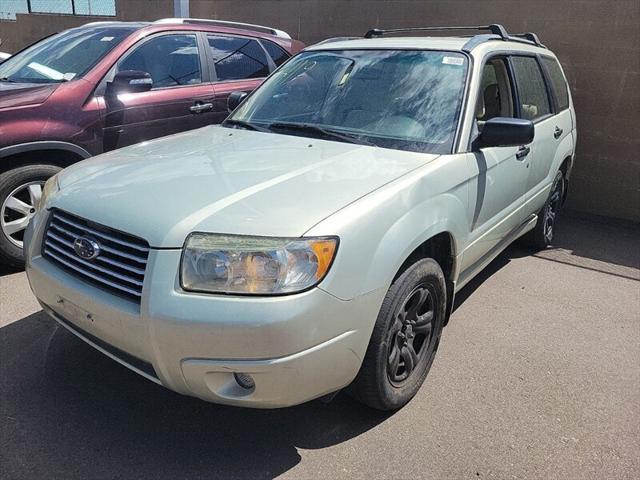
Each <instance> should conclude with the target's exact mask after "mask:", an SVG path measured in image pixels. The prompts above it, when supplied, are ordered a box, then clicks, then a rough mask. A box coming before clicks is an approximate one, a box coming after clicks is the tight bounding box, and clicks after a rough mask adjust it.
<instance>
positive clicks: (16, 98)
mask: <svg viewBox="0 0 640 480" xmlns="http://www.w3.org/2000/svg"><path fill="white" fill-rule="evenodd" d="M59 86H60V83H47V84H42V83H11V82H0V110H2V109H4V108H13V107H22V106H24V105H39V104H41V103H43V102H44V101H45V100H46V99H47V98H49V96H50V95H51V94H52V93H53V92H55V90H56V89H57V88H58V87H59Z"/></svg>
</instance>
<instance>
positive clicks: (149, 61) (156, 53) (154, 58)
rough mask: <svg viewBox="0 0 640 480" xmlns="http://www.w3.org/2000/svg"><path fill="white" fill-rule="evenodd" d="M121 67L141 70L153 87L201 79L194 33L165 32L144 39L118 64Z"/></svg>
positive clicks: (176, 84)
mask: <svg viewBox="0 0 640 480" xmlns="http://www.w3.org/2000/svg"><path fill="white" fill-rule="evenodd" d="M118 70H119V71H123V70H142V71H143V72H147V73H149V74H150V75H151V78H152V79H153V88H154V89H156V88H166V87H175V86H178V85H194V84H197V83H201V82H202V75H201V73H200V57H199V55H198V44H197V42H196V36H195V35H162V36H160V37H156V38H152V39H151V40H148V41H146V42H144V43H143V44H142V45H140V46H139V47H138V48H136V49H135V50H134V51H133V53H131V54H130V55H128V56H127V57H126V58H125V59H124V60H123V61H122V62H120V64H119V65H118Z"/></svg>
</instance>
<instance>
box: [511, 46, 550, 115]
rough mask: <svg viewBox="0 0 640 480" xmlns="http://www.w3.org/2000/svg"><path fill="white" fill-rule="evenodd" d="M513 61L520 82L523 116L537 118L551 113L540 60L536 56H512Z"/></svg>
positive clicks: (519, 91)
mask: <svg viewBox="0 0 640 480" xmlns="http://www.w3.org/2000/svg"><path fill="white" fill-rule="evenodd" d="M511 61H512V64H513V72H514V75H515V77H516V82H517V83H518V96H519V98H520V111H521V116H522V118H526V119H527V120H535V119H537V118H540V117H543V116H545V115H548V114H549V113H551V107H550V105H549V95H547V88H546V86H545V83H544V78H543V77H542V71H541V70H540V65H538V61H537V60H536V59H535V58H534V57H512V59H511Z"/></svg>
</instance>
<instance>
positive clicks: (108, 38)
mask: <svg viewBox="0 0 640 480" xmlns="http://www.w3.org/2000/svg"><path fill="white" fill-rule="evenodd" d="M111 40H113V37H102V38H101V39H100V41H101V42H110V41H111Z"/></svg>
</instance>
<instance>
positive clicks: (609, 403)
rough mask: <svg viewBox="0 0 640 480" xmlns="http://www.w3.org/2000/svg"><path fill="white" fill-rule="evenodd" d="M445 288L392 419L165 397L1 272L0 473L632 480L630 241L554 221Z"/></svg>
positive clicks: (590, 225) (634, 396) (639, 471)
mask: <svg viewBox="0 0 640 480" xmlns="http://www.w3.org/2000/svg"><path fill="white" fill-rule="evenodd" d="M558 228H559V230H558V237H557V239H556V242H555V243H556V244H557V247H555V248H553V249H549V250H547V251H545V252H542V253H538V254H536V255H530V253H529V252H527V251H526V250H523V249H522V248H520V247H517V246H514V247H510V248H509V249H508V250H507V251H506V252H505V253H503V254H502V255H501V256H500V257H499V258H498V259H496V260H495V261H494V262H493V263H492V264H491V265H490V266H489V267H488V268H487V270H486V271H485V272H484V273H483V274H481V276H480V277H478V278H477V279H475V280H474V281H473V282H472V283H471V284H470V285H468V286H467V287H465V289H464V290H462V291H461V292H460V294H459V295H458V298H457V302H456V304H457V308H456V310H455V312H454V314H453V317H452V319H451V322H450V323H449V326H448V327H447V328H446V329H445V331H444V334H443V340H442V342H441V346H440V351H439V353H438V355H437V357H436V360H435V362H434V365H433V368H432V370H431V373H430V375H429V377H428V378H427V381H426V383H425V385H424V386H423V388H422V389H421V391H420V392H419V393H418V395H417V396H416V398H415V399H414V400H413V401H412V402H411V403H410V404H409V405H407V406H406V407H405V408H403V409H401V410H400V411H398V412H395V413H393V414H383V413H379V412H375V411H373V410H370V409H368V408H366V407H363V406H361V405H359V404H357V403H356V402H354V401H352V400H351V399H350V398H349V397H348V396H347V395H345V394H343V393H341V394H339V395H338V396H337V397H336V399H335V400H334V401H333V402H332V403H329V404H324V403H321V402H319V401H315V402H310V403H308V404H305V405H301V406H298V407H294V408H289V409H282V410H270V411H269V410H267V411H259V410H244V409H238V408H231V407H223V406H218V405H213V404H208V403H205V402H202V401H200V400H197V399H193V398H188V397H183V396H180V395H177V394H174V393H172V392H170V391H168V390H165V389H163V388H161V387H159V386H157V385H155V384H153V383H151V382H149V381H147V380H145V379H144V378H142V377H139V376H137V375H136V374H134V373H132V372H130V371H128V370H127V369H126V368H124V367H122V366H120V365H119V364H117V363H115V362H113V361H111V360H110V359H108V358H106V357H104V356H103V355H102V354H101V353H99V352H97V351H95V350H93V349H92V348H91V347H90V346H87V345H85V344H84V343H83V342H81V341H80V340H78V339H76V338H75V337H74V336H72V335H71V334H70V333H68V332H67V331H66V330H64V329H63V328H61V327H60V328H58V327H56V324H55V322H53V321H52V320H50V319H49V318H48V317H47V316H46V315H44V314H43V313H42V312H41V311H40V309H39V307H38V305H37V302H36V301H35V299H34V298H33V297H32V295H31V292H30V291H29V288H28V284H27V282H26V278H25V276H24V273H21V272H11V271H4V272H2V273H3V275H2V276H1V277H0V302H1V309H0V327H1V328H0V477H1V478H3V479H23V478H24V479H32V478H48V479H54V478H55V479H57V478H60V479H73V478H82V479H86V478H99V479H102V478H105V479H106V478H109V479H112V478H118V479H129V478H132V479H133V478H135V479H137V478H148V479H199V478H203V479H204V478H206V479H214V478H225V479H232V478H256V479H262V478H272V477H277V476H281V477H282V478H290V479H307V478H309V479H311V478H314V479H315V478H328V479H335V478H350V479H359V478H366V479H372V478H389V479H405V478H407V479H408V478H412V479H414V478H435V479H443V478H455V479H458V478H473V479H477V478H500V479H508V478H527V479H531V478H541V479H542V478H544V479H547V478H559V479H589V478H593V479H596V478H597V479H603V478H618V479H637V478H640V247H639V245H640V231H639V229H638V228H636V227H631V226H621V225H611V224H602V223H596V222H594V221H592V220H587V219H583V218H576V217H570V218H564V219H563V221H562V222H561V224H560V225H559V227H558Z"/></svg>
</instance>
